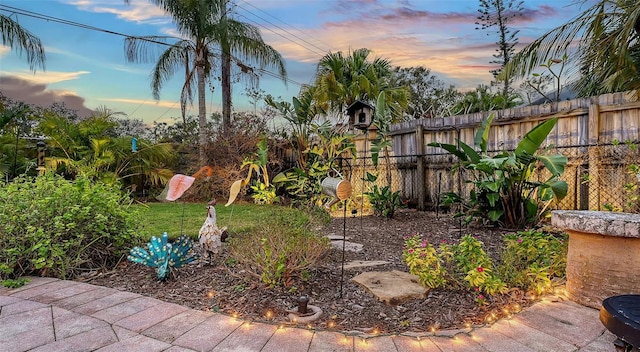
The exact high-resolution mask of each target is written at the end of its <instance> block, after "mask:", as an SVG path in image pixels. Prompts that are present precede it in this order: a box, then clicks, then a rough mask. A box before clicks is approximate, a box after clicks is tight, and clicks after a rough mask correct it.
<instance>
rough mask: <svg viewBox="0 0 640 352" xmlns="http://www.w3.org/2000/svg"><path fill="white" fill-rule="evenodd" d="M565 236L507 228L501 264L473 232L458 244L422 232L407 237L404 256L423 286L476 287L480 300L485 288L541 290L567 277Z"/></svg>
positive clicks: (492, 292) (484, 300)
mask: <svg viewBox="0 0 640 352" xmlns="http://www.w3.org/2000/svg"><path fill="white" fill-rule="evenodd" d="M566 239H567V236H566V234H561V235H554V234H551V233H545V232H541V231H534V230H530V231H522V232H518V233H514V234H507V235H505V237H504V240H505V243H506V247H505V248H504V250H503V252H502V254H501V259H502V260H501V263H500V265H498V266H497V269H496V270H494V267H493V263H492V262H491V259H490V258H489V256H488V255H487V254H486V253H485V251H484V250H483V249H482V242H480V241H479V240H478V239H476V238H474V237H472V236H469V235H466V236H463V237H462V238H461V239H460V242H459V243H457V244H447V243H442V244H441V245H440V246H439V247H438V248H437V249H436V248H435V247H434V246H433V245H431V244H430V243H429V242H428V241H426V240H422V239H421V238H420V236H419V235H414V236H412V237H406V238H405V248H404V250H403V253H402V257H403V259H404V260H405V262H406V264H407V266H408V267H409V272H410V273H411V274H414V275H417V276H418V280H419V281H420V283H421V284H423V285H424V286H426V287H430V288H446V289H452V290H455V289H461V288H463V289H474V290H475V291H476V292H477V293H478V296H477V298H476V302H478V304H479V305H484V304H486V303H487V298H486V297H485V296H484V295H482V293H486V294H488V295H490V296H491V295H495V294H499V293H505V292H507V291H508V288H510V287H517V288H520V289H522V290H524V291H532V292H534V293H536V294H542V293H544V292H545V291H547V290H548V289H549V288H550V287H551V282H552V280H553V279H554V278H563V277H565V269H566V264H567V242H566ZM481 292H482V293H481Z"/></svg>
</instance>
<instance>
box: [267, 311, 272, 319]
mask: <svg viewBox="0 0 640 352" xmlns="http://www.w3.org/2000/svg"><path fill="white" fill-rule="evenodd" d="M265 316H266V317H267V319H271V318H273V312H272V311H270V310H268V311H267V312H266V313H265Z"/></svg>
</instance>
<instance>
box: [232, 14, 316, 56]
mask: <svg viewBox="0 0 640 352" xmlns="http://www.w3.org/2000/svg"><path fill="white" fill-rule="evenodd" d="M247 4H249V3H247ZM249 5H251V4H249ZM236 6H238V7H239V8H241V9H243V10H244V11H246V12H248V13H250V14H251V15H253V16H255V17H257V18H259V19H261V20H263V21H264V22H266V23H268V24H270V25H272V26H274V27H275V28H277V29H279V30H281V31H283V32H285V33H287V34H289V35H291V36H292V37H294V38H296V39H298V40H301V41H303V42H304V43H306V44H308V45H310V46H312V47H314V48H316V49H318V50H320V52H318V51H316V50H314V49H312V48H309V47H308V46H305V45H303V44H300V43H298V42H296V41H295V40H293V39H290V38H287V37H286V36H284V35H283V34H281V33H278V32H276V31H274V30H273V29H271V28H267V27H264V26H263V28H265V29H266V30H268V31H271V32H273V33H275V34H276V35H278V36H280V37H282V38H284V39H286V40H288V41H290V42H292V43H294V44H296V45H298V46H301V47H303V48H305V49H307V50H309V51H312V52H313V53H315V54H318V55H320V56H324V54H325V53H326V51H327V50H326V49H323V48H320V47H318V46H317V45H315V44H313V43H311V42H309V41H307V40H305V39H304V38H300V37H299V36H297V35H296V34H294V33H291V32H290V31H288V30H286V29H284V28H282V27H280V26H278V25H277V24H275V23H273V22H270V21H269V20H267V19H265V18H264V17H261V16H259V15H257V14H255V13H253V12H251V11H249V10H248V9H246V8H244V7H242V6H240V5H236ZM251 6H253V5H251ZM254 7H255V6H254ZM239 15H240V16H242V17H244V18H246V19H247V20H249V21H252V22H253V23H256V24H258V23H257V22H255V21H253V20H251V19H250V18H248V17H247V16H244V15H243V14H239ZM258 25H259V24H258Z"/></svg>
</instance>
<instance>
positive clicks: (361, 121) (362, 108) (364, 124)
mask: <svg viewBox="0 0 640 352" xmlns="http://www.w3.org/2000/svg"><path fill="white" fill-rule="evenodd" d="M374 112H375V109H374V108H373V106H371V105H369V104H367V103H364V102H362V101H360V100H356V101H355V102H354V103H353V104H351V105H350V106H349V107H348V108H347V115H348V116H349V126H350V127H353V128H357V129H359V130H362V131H366V130H367V129H368V128H369V126H371V123H373V119H374V117H375V116H374Z"/></svg>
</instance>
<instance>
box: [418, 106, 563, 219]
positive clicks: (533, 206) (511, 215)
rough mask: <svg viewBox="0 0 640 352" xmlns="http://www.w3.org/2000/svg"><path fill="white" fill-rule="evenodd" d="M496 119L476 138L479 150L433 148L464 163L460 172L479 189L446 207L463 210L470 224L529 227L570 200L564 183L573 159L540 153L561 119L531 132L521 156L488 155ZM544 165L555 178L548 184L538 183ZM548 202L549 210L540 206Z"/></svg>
mask: <svg viewBox="0 0 640 352" xmlns="http://www.w3.org/2000/svg"><path fill="white" fill-rule="evenodd" d="M493 118H494V115H493V114H492V115H491V116H489V118H488V119H487V120H485V121H484V122H483V123H482V125H481V126H480V128H479V129H478V131H477V133H476V135H475V140H474V143H475V146H476V147H477V148H478V149H479V151H476V150H475V149H474V148H472V147H470V146H469V145H467V144H465V143H463V142H462V141H458V143H459V145H453V144H444V143H429V145H430V146H435V147H440V148H442V149H444V150H446V151H448V152H450V153H452V154H453V155H455V156H456V157H458V159H459V160H460V164H459V167H461V168H463V169H465V170H467V171H469V172H470V173H471V175H472V177H473V179H472V180H471V181H469V182H471V183H473V185H474V188H473V190H472V191H471V193H470V194H469V197H468V198H466V199H465V198H464V197H463V195H461V194H456V193H449V194H447V195H446V199H445V204H447V205H448V204H453V203H458V204H461V205H462V206H463V209H464V211H463V212H462V214H461V215H466V221H467V222H469V221H471V220H473V219H481V220H485V221H489V222H491V223H494V224H499V225H502V226H506V227H507V228H523V227H525V226H527V225H529V224H532V223H536V222H537V220H538V219H539V218H540V216H541V214H542V213H544V212H545V211H546V209H547V205H548V204H549V202H551V201H552V200H554V199H555V200H561V199H562V198H564V197H565V196H566V195H567V190H568V186H567V183H566V182H565V181H563V180H561V179H560V176H561V175H562V174H563V173H564V169H565V166H566V165H567V158H566V157H565V156H563V155H560V154H551V155H549V154H546V153H538V152H537V150H538V148H539V147H540V146H541V145H542V143H543V142H544V140H545V139H546V138H547V135H548V134H549V133H550V132H551V130H552V129H553V127H554V126H555V124H556V123H557V121H558V119H557V118H553V119H550V120H547V121H544V122H542V123H540V124H539V125H537V126H536V127H534V128H533V129H531V131H529V132H528V133H527V134H525V135H524V137H523V138H522V140H521V141H520V142H519V143H518V146H517V147H516V150H515V151H501V152H499V153H498V154H497V155H494V156H490V155H489V153H488V151H487V142H488V139H489V129H490V127H491V123H492V121H493ZM539 164H541V165H544V167H545V168H546V169H547V170H548V171H549V173H550V174H551V176H550V177H549V178H548V179H547V180H546V181H544V182H538V181H536V180H534V179H533V176H534V174H535V173H534V172H535V171H536V169H537V168H538V165H539ZM541 203H546V205H545V206H542V207H541V206H540V204H541Z"/></svg>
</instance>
